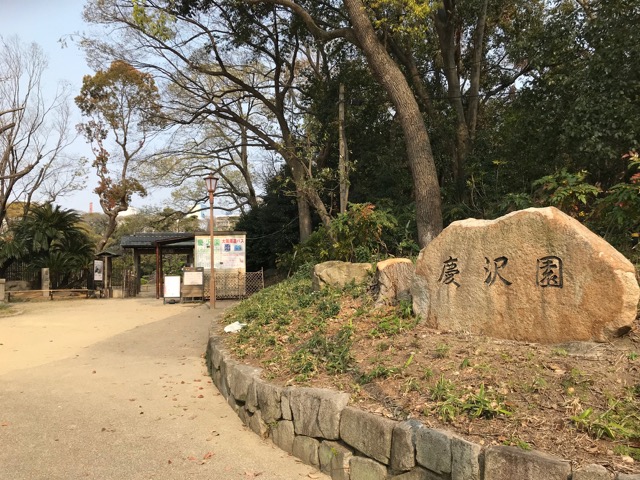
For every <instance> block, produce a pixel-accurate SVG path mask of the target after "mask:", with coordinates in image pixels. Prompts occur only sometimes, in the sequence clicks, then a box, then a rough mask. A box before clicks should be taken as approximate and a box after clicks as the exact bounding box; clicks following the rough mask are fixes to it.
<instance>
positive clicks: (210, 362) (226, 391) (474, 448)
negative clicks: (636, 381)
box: [207, 336, 640, 480]
mask: <svg viewBox="0 0 640 480" xmlns="http://www.w3.org/2000/svg"><path fill="white" fill-rule="evenodd" d="M207 366H208V368H209V371H210V374H211V378H212V379H213V382H214V384H215V385H216V387H217V388H218V390H219V391H220V393H221V394H222V395H223V396H224V397H225V398H226V399H227V402H228V403H229V405H231V407H232V408H233V410H234V411H235V412H236V414H237V415H238V416H239V417H240V419H241V420H242V421H243V422H244V423H245V425H247V426H248V427H249V428H251V429H252V430H253V431H254V432H255V433H256V434H257V435H260V436H261V437H263V438H270V439H271V441H273V443H274V444H275V445H277V446H278V447H279V448H280V449H282V450H284V451H285V452H288V453H291V454H293V455H295V456H296V457H297V458H299V459H300V460H302V461H303V462H305V463H307V464H309V465H312V466H314V467H316V468H318V469H319V470H321V471H322V472H324V473H326V474H327V475H330V476H331V478H332V479H333V480H513V479H518V480H540V479H545V480H640V475H638V474H624V473H618V474H616V475H614V474H611V473H610V472H608V471H607V470H606V469H605V468H603V467H601V466H599V465H587V466H585V467H582V468H579V469H576V470H572V467H571V464H570V463H569V462H567V461H564V460H560V459H558V458H556V457H553V456H550V455H546V454H542V453H539V452H535V451H534V452H527V451H524V450H521V449H518V448H514V447H507V446H491V447H485V448H482V447H481V446H480V445H476V444H474V443H472V442H469V441H467V440H465V439H463V438H460V437H458V436H456V435H454V434H452V433H450V432H445V431H440V430H436V429H432V428H427V427H426V426H424V425H423V424H422V423H420V422H418V421H416V420H408V421H404V422H398V421H394V420H390V419H388V418H384V417H382V416H380V415H374V414H372V413H368V412H364V411H361V410H358V409H357V408H354V407H350V406H348V402H349V395H348V394H346V393H340V392H336V391H333V390H326V389H319V388H302V387H285V388H283V387H278V386H275V385H271V384H270V383H268V382H266V381H264V380H263V379H261V378H260V373H261V369H259V368H255V367H250V366H247V365H243V364H240V363H238V362H237V361H235V360H233V359H232V358H231V357H230V355H229V354H228V353H227V352H225V350H224V348H223V345H222V342H221V341H220V339H219V338H218V337H216V336H212V337H211V338H210V340H209V344H208V348H207Z"/></svg>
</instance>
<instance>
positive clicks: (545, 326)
mask: <svg viewBox="0 0 640 480" xmlns="http://www.w3.org/2000/svg"><path fill="white" fill-rule="evenodd" d="M411 293H412V295H413V306H414V311H415V312H416V314H418V315H420V316H422V317H423V318H424V319H425V320H426V321H427V324H428V325H429V326H430V327H433V328H436V329H440V330H453V331H467V332H470V333H475V334H482V335H487V336H491V337H496V338H504V339H512V340H520V341H530V342H540V343H560V342H567V341H606V340H607V339H609V338H611V337H614V336H616V335H620V334H621V333H624V332H626V331H628V330H629V328H630V326H631V325H632V323H633V322H634V320H635V318H636V313H637V306H638V298H639V295H640V289H639V288H638V282H637V280H636V276H635V269H634V266H633V265H632V264H631V262H629V261H628V260H627V259H626V258H625V257H624V256H623V255H622V254H621V253H619V252H618V251H617V250H616V249H614V248H613V247H612V246H611V245H609V244H608V243H607V242H606V241H605V240H603V239H602V238H601V237H599V236H597V235H596V234H594V233H593V232H591V231H590V230H589V229H587V228H586V227H584V226H583V225H582V224H580V223H579V222H578V221H576V220H574V219H573V218H571V217H569V216H568V215H565V214H564V213H562V212H561V211H560V210H558V209H556V208H553V207H548V208H539V209H537V208H530V209H527V210H521V211H517V212H513V213H511V214H509V215H506V216H504V217H501V218H498V219H496V220H474V219H469V220H463V221H459V222H454V223H452V224H451V225H450V226H449V227H447V228H446V229H445V230H444V231H443V232H442V233H441V234H440V235H439V236H438V237H437V238H436V239H435V240H434V241H433V242H431V243H430V244H429V245H428V246H427V247H426V248H425V249H423V250H422V252H420V256H419V257H418V260H417V263H416V277H415V280H414V283H413V285H412V289H411Z"/></svg>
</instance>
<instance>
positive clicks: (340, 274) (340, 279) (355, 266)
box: [311, 260, 373, 291]
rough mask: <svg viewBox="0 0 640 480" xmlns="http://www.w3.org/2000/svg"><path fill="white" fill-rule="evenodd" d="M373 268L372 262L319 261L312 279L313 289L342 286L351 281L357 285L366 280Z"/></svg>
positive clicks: (314, 268)
mask: <svg viewBox="0 0 640 480" xmlns="http://www.w3.org/2000/svg"><path fill="white" fill-rule="evenodd" d="M372 269H373V265H371V264H370V263H349V262H340V261H337V260H333V261H329V262H324V263H318V264H316V265H314V267H313V274H312V276H311V279H312V281H313V289H314V290H316V291H317V290H320V289H322V288H324V287H326V286H327V285H330V286H332V287H336V288H342V287H344V286H345V285H347V284H348V283H350V282H354V283H355V284H356V285H357V284H359V283H362V282H364V281H366V280H367V279H368V278H369V274H370V273H371V270H372Z"/></svg>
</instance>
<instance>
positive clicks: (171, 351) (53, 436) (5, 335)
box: [0, 299, 329, 480]
mask: <svg viewBox="0 0 640 480" xmlns="http://www.w3.org/2000/svg"><path fill="white" fill-rule="evenodd" d="M218 306H219V307H224V304H219V305H218ZM22 308H24V309H25V312H24V313H23V314H22V315H19V316H15V317H7V318H0V479H2V480H27V479H37V480H58V479H60V480H63V479H64V480H74V479H100V480H109V479H113V480H129V479H135V480H137V479H180V480H187V479H196V480H197V479H207V480H212V479H214V480H216V479H219V480H227V479H229V480H235V479H243V480H246V479H251V478H259V479H260V480H289V479H301V478H306V479H308V478H315V479H328V478H329V477H327V476H325V475H322V474H320V473H318V472H317V471H315V470H314V469H312V468H311V467H309V466H306V465H304V464H302V463H300V462H299V461H298V460H297V459H295V458H294V457H291V456H289V455H287V454H285V453H284V452H282V451H280V450H278V449H277V448H275V447H274V446H273V445H272V444H271V443H269V442H266V441H263V440H261V439H259V438H258V437H257V436H256V435H255V434H254V433H253V432H251V431H250V430H248V429H247V428H246V427H244V426H243V425H242V423H241V422H240V420H239V419H238V418H237V417H236V415H235V414H234V413H233V412H232V411H231V409H230V408H229V407H228V405H227V404H226V403H225V402H224V399H223V397H222V396H221V395H220V394H219V393H218V392H217V390H216V389H215V387H214V386H213V385H212V384H211V382H210V379H209V377H208V376H207V373H206V367H205V366H204V360H203V358H202V357H203V354H204V351H205V346H206V341H207V337H208V328H209V324H210V320H211V316H212V313H211V310H209V308H208V306H202V305H197V306H196V305H189V304H185V305H180V304H176V305H163V304H162V301H157V300H155V299H127V300H118V299H113V300H73V301H54V302H42V303H34V304H24V306H23V307H22ZM221 310H222V309H219V310H218V312H220V311H221Z"/></svg>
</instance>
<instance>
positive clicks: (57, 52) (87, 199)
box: [0, 0, 166, 212]
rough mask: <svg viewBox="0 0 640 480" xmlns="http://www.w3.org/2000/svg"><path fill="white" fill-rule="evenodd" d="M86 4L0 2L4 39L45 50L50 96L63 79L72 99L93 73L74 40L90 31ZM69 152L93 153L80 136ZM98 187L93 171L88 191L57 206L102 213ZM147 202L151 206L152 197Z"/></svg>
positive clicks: (76, 0) (74, 0) (137, 202)
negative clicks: (84, 14)
mask: <svg viewBox="0 0 640 480" xmlns="http://www.w3.org/2000/svg"><path fill="white" fill-rule="evenodd" d="M85 1H86V0H0V35H2V36H3V37H11V36H14V35H17V36H18V37H19V38H20V40H21V41H22V42H23V43H31V42H35V43H37V44H39V45H40V46H41V47H42V49H43V50H44V52H45V53H46V54H47V56H48V59H49V68H48V70H47V72H46V74H45V78H46V79H47V82H48V84H49V85H50V86H51V89H52V91H51V94H53V92H55V89H56V86H57V84H58V82H59V81H61V80H64V81H67V82H69V83H70V84H71V89H72V92H73V96H75V94H76V93H77V92H79V91H80V87H81V86H82V77H83V76H84V75H92V74H93V73H94V72H93V71H92V70H91V69H90V68H89V67H88V66H87V64H86V62H85V57H84V53H83V52H82V51H80V50H79V49H78V48H77V47H76V45H75V44H74V42H73V41H72V39H71V36H72V35H73V34H74V33H77V32H82V31H84V30H87V29H88V26H87V25H85V24H84V23H83V20H82V9H83V7H84V4H85ZM61 38H65V39H67V41H66V46H65V47H64V48H63V47H62V45H61V43H60V41H59V40H60V39H61ZM45 93H46V92H45ZM72 100H73V99H72ZM72 109H73V112H74V120H73V122H74V124H75V123H79V122H80V115H79V112H78V111H77V109H76V107H75V105H72ZM66 153H67V154H68V155H74V156H78V157H79V156H85V157H90V155H91V150H90V149H89V147H88V146H87V144H86V142H85V141H84V139H83V138H81V137H80V138H78V139H77V140H76V141H75V142H74V144H73V145H71V146H70V147H69V149H68V150H67V151H66ZM96 184H97V179H96V177H95V175H94V174H93V171H89V178H88V182H87V187H86V188H85V190H84V191H82V192H77V193H75V194H72V195H69V196H67V197H64V198H60V199H59V201H58V203H59V204H60V205H62V206H63V207H65V208H74V209H77V210H81V211H88V210H89V204H90V203H91V202H93V210H94V212H95V211H97V212H100V211H101V210H100V205H99V203H98V197H97V195H95V194H94V193H93V189H94V188H95V186H96ZM164 196H165V197H166V194H165V195H164ZM156 200H157V196H156ZM142 203H143V201H142V200H141V199H139V198H134V202H133V206H135V207H140V206H141V205H142ZM144 203H145V204H148V203H150V200H149V197H147V199H146V201H145V202H144Z"/></svg>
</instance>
